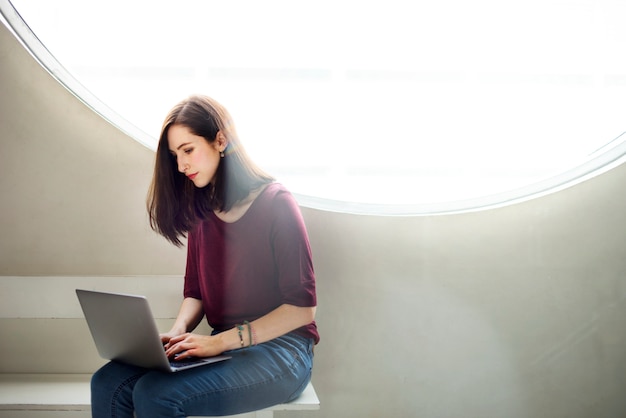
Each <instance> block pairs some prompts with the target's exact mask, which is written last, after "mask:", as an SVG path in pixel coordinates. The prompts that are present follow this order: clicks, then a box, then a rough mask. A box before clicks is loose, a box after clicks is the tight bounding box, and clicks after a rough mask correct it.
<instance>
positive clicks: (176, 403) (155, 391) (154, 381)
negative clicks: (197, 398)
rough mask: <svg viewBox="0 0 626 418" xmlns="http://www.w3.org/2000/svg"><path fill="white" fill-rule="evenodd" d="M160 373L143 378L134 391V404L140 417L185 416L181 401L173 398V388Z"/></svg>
mask: <svg viewBox="0 0 626 418" xmlns="http://www.w3.org/2000/svg"><path fill="white" fill-rule="evenodd" d="M169 386H170V385H168V384H167V383H166V382H164V381H163V379H162V378H161V376H160V373H148V374H147V375H145V376H143V377H142V378H141V379H139V381H138V382H137V384H136V385H135V389H134V390H133V404H134V405H135V411H136V413H137V416H138V417H161V416H163V417H165V416H167V417H177V416H184V413H183V412H182V407H181V405H180V399H178V398H177V397H176V396H173V395H172V393H171V387H169Z"/></svg>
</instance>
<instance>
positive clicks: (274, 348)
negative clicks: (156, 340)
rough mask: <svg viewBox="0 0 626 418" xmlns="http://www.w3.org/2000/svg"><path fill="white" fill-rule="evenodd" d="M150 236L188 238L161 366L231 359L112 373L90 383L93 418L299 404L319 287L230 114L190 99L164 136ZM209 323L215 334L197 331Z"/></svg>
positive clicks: (303, 238)
mask: <svg viewBox="0 0 626 418" xmlns="http://www.w3.org/2000/svg"><path fill="white" fill-rule="evenodd" d="M148 212H149V215H150V225H151V226H152V228H153V229H154V230H155V231H157V232H158V233H160V234H161V235H163V236H164V237H165V238H166V239H168V240H169V241H170V242H172V243H173V244H175V245H177V246H180V245H182V241H181V239H182V238H184V237H187V241H188V242H187V246H188V249H187V267H186V272H185V283H184V299H183V302H182V305H181V307H180V311H179V313H178V316H177V318H176V321H175V323H174V325H173V326H172V328H171V330H170V331H169V332H167V333H165V334H162V336H161V338H162V341H163V343H164V347H165V350H166V354H167V355H168V356H169V357H170V358H174V357H175V358H176V360H183V359H187V358H189V357H210V356H215V355H218V354H222V353H226V352H227V353H228V355H230V356H232V359H230V360H227V361H223V362H218V363H214V364H211V365H208V366H204V367H196V368H194V369H190V370H185V371H182V372H177V373H162V372H156V371H149V370H145V369H141V368H137V367H133V366H129V365H125V364H121V363H116V362H110V363H108V364H107V365H105V366H104V367H102V368H101V369H100V370H98V371H97V372H96V373H95V374H94V376H93V378H92V415H93V417H95V418H98V417H132V416H133V411H135V413H136V415H137V417H140V418H141V417H150V418H156V417H184V416H188V415H199V416H202V415H205V416H206V415H213V416H216V415H231V414H238V413H244V412H249V411H253V410H258V409H262V408H265V407H269V406H271V405H275V404H278V403H283V402H287V401H290V400H292V399H295V398H296V397H297V396H298V395H299V394H300V393H301V392H302V391H303V390H304V388H305V387H306V385H307V383H308V382H309V380H310V378H311V369H312V362H313V345H314V344H316V343H317V342H318V341H319V335H318V332H317V328H316V325H315V321H314V318H315V307H316V303H317V301H316V293H315V277H314V272H313V265H312V261H311V250H310V247H309V242H308V236H307V232H306V228H305V225H304V222H303V220H302V216H301V213H300V210H299V208H298V205H297V204H296V202H295V200H294V198H293V196H292V195H291V194H290V193H289V192H288V191H287V190H286V189H285V188H284V187H283V186H282V185H280V184H278V183H275V182H274V180H273V179H272V177H270V176H269V175H267V174H265V173H264V172H262V171H261V170H260V169H259V168H258V167H257V166H256V165H254V164H253V162H252V161H251V160H250V158H249V157H248V156H247V154H246V153H245V151H244V149H243V147H242V146H241V144H240V142H239V139H238V137H237V134H236V131H235V127H234V125H233V123H232V120H231V118H230V116H229V114H228V112H227V111H226V110H225V109H224V108H223V107H222V106H221V105H219V104H218V103H217V102H215V101H214V100H212V99H210V98H208V97H204V96H192V97H190V98H188V99H186V100H184V101H182V102H181V103H179V104H178V105H176V106H175V107H174V108H173V109H172V110H171V112H170V114H169V115H168V117H167V118H166V120H165V123H164V124H163V128H162V131H161V136H160V139H159V145H158V148H157V153H156V164H155V169H154V177H153V180H152V184H151V187H150V191H149V194H148ZM204 316H206V318H207V321H208V323H209V325H210V326H211V327H212V329H213V332H212V334H211V335H199V334H195V333H193V332H192V331H193V330H194V329H195V328H196V326H197V325H198V324H199V323H200V321H201V320H202V318H203V317H204Z"/></svg>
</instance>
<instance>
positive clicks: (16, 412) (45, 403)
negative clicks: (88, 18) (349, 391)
mask: <svg viewBox="0 0 626 418" xmlns="http://www.w3.org/2000/svg"><path fill="white" fill-rule="evenodd" d="M90 378H91V375H88V374H0V417H1V418H9V417H11V418H26V417H32V418H36V417H46V416H48V417H56V416H61V415H58V414H63V416H65V417H76V418H77V417H81V418H82V417H89V416H90V411H91V405H90V390H89V380H90ZM319 405H320V403H319V399H318V398H317V394H316V393H315V389H313V385H312V384H309V385H308V386H307V387H306V389H305V390H304V392H303V393H302V395H300V397H298V399H296V400H294V401H292V402H289V403H284V404H280V405H275V406H272V407H270V408H267V409H263V410H260V411H256V412H250V413H247V414H240V415H235V416H236V417H241V418H243V417H250V418H252V417H255V418H271V417H272V416H273V414H274V411H286V410H292V411H313V410H317V409H319Z"/></svg>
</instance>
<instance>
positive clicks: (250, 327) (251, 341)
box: [243, 321, 256, 347]
mask: <svg viewBox="0 0 626 418" xmlns="http://www.w3.org/2000/svg"><path fill="white" fill-rule="evenodd" d="M243 323H244V324H245V325H247V326H248V336H249V337H250V344H248V347H252V346H253V345H256V344H254V338H252V333H253V332H254V331H253V330H252V324H250V322H248V321H243Z"/></svg>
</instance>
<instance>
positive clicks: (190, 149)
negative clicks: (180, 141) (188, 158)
mask: <svg viewBox="0 0 626 418" xmlns="http://www.w3.org/2000/svg"><path fill="white" fill-rule="evenodd" d="M183 152H184V153H185V154H191V153H192V152H193V148H187V149H185V150H183Z"/></svg>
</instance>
